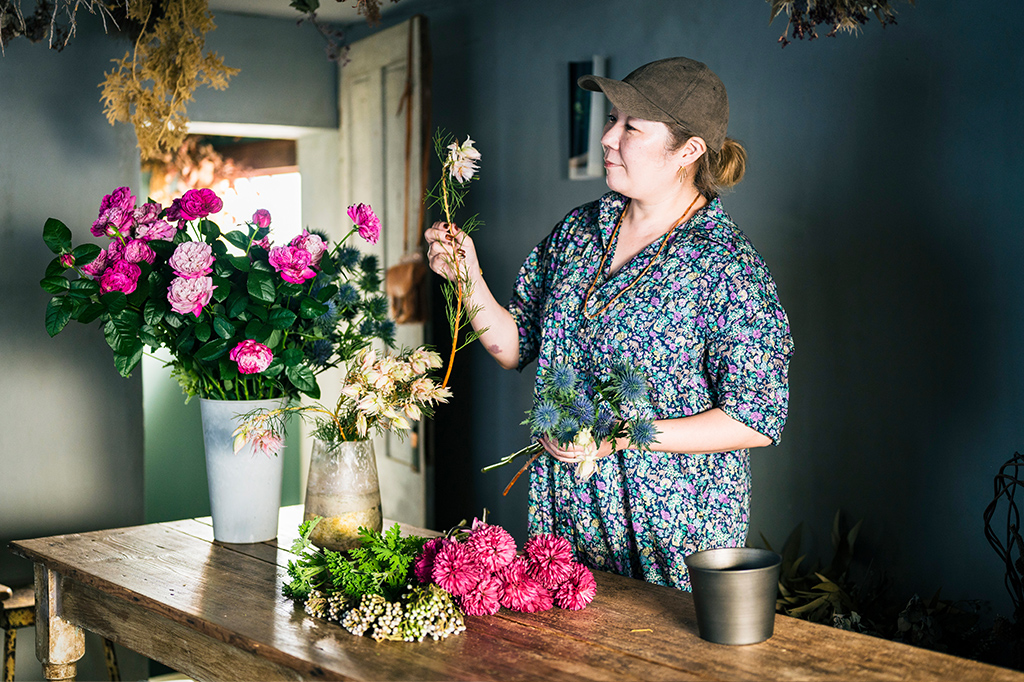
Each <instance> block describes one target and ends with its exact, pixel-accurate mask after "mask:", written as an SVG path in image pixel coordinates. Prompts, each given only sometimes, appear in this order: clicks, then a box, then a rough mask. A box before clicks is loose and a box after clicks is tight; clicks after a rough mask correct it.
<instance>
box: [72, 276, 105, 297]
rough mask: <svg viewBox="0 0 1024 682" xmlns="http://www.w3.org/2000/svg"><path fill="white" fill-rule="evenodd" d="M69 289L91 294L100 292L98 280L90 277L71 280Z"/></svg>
mask: <svg viewBox="0 0 1024 682" xmlns="http://www.w3.org/2000/svg"><path fill="white" fill-rule="evenodd" d="M70 284H71V287H70V288H71V291H80V292H82V293H84V294H87V295H89V296H92V295H93V294H99V293H100V284H99V282H97V281H95V280H91V279H76V280H75V281H73V282H71V283H70Z"/></svg>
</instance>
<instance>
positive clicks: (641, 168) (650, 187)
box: [601, 107, 679, 200]
mask: <svg viewBox="0 0 1024 682" xmlns="http://www.w3.org/2000/svg"><path fill="white" fill-rule="evenodd" d="M670 144H671V134H670V133H669V130H668V126H666V125H665V124H664V123H661V122H660V121H647V120H644V119H642V118H633V117H632V116H624V115H621V114H620V113H619V111H618V109H616V108H614V107H613V108H612V111H611V113H610V114H609V115H608V122H607V123H605V125H604V135H603V136H602V137H601V145H602V146H603V147H604V169H605V180H606V181H607V183H608V188H609V189H611V190H614V191H616V192H618V193H620V194H623V195H625V196H627V197H630V198H631V199H641V200H642V199H645V198H654V197H657V196H660V195H661V194H662V193H664V192H667V191H677V190H678V188H679V178H678V176H677V173H678V171H679V162H678V160H677V159H676V156H677V155H678V154H677V153H673V152H669V151H668V149H669V145H670Z"/></svg>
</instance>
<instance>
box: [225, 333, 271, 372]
mask: <svg viewBox="0 0 1024 682" xmlns="http://www.w3.org/2000/svg"><path fill="white" fill-rule="evenodd" d="M228 359H230V360H234V361H235V362H237V363H238V371H239V372H241V373H242V374H258V373H259V372H262V371H263V370H265V369H266V368H267V367H270V363H271V362H272V361H273V359H274V354H273V353H272V352H270V349H269V348H268V347H266V346H264V345H263V344H262V343H258V342H256V341H253V340H252V339H246V340H245V341H242V342H241V343H239V344H238V345H237V346H235V347H234V348H232V349H231V352H230V353H228Z"/></svg>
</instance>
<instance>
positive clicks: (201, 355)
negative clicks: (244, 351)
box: [193, 339, 231, 362]
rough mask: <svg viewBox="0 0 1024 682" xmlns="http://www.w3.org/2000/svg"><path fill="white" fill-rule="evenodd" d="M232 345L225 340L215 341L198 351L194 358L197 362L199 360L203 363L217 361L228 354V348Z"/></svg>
mask: <svg viewBox="0 0 1024 682" xmlns="http://www.w3.org/2000/svg"><path fill="white" fill-rule="evenodd" d="M230 345H231V344H230V343H229V342H228V341H227V340H225V339H214V340H213V341H210V342H209V343H208V344H206V345H204V346H201V347H200V348H199V350H197V351H196V353H195V355H194V356H193V357H195V359H196V360H199V361H201V362H209V361H210V360H216V359H217V358H219V357H220V356H221V355H224V354H225V353H227V352H228V348H229V346H230Z"/></svg>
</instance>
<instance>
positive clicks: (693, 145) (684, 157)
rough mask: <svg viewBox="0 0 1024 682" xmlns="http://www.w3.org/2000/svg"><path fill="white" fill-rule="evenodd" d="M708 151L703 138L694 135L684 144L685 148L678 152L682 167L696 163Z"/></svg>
mask: <svg viewBox="0 0 1024 682" xmlns="http://www.w3.org/2000/svg"><path fill="white" fill-rule="evenodd" d="M707 151H708V145H707V143H706V142H705V141H704V138H703V137H698V136H696V135H694V136H693V137H691V138H690V139H689V140H687V141H686V142H684V143H683V146H682V147H680V148H679V149H677V150H676V152H675V153H676V155H677V158H678V159H679V165H680V166H689V165H690V164H692V163H696V162H697V160H698V159H700V157H701V156H702V155H703V154H705V153H706V152H707Z"/></svg>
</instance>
